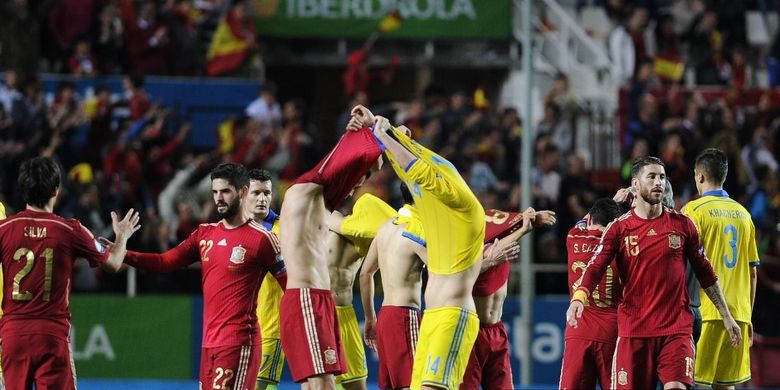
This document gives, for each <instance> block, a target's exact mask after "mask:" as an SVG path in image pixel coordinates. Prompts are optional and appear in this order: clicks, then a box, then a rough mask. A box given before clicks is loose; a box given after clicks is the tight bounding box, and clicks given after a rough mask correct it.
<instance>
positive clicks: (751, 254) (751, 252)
mask: <svg viewBox="0 0 780 390" xmlns="http://www.w3.org/2000/svg"><path fill="white" fill-rule="evenodd" d="M748 223H749V224H750V239H749V240H748V242H747V246H748V247H747V253H748V256H747V259H748V264H749V265H750V266H752V267H758V266H759V265H761V260H760V259H759V258H758V247H757V246H756V226H755V225H753V221H752V220H751V219H748Z"/></svg>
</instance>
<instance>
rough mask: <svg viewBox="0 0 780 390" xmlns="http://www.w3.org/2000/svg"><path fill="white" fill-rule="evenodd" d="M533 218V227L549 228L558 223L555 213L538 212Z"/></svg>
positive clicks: (549, 211) (548, 211)
mask: <svg viewBox="0 0 780 390" xmlns="http://www.w3.org/2000/svg"><path fill="white" fill-rule="evenodd" d="M534 217H535V219H534V226H551V225H555V222H558V219H557V218H556V214H555V211H552V210H539V211H537V212H536V213H535V214H534Z"/></svg>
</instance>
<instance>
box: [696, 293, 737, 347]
mask: <svg viewBox="0 0 780 390" xmlns="http://www.w3.org/2000/svg"><path fill="white" fill-rule="evenodd" d="M704 292H705V293H706V294H707V297H708V298H710V301H712V304H713V305H715V307H716V308H717V309H718V312H719V313H720V315H721V317H723V326H724V327H726V330H727V331H728V332H729V335H730V336H731V345H733V346H735V347H736V346H737V345H739V343H740V342H741V341H742V331H741V330H740V328H739V325H737V322H736V321H734V317H732V316H731V312H730V311H729V306H728V305H727V304H726V297H724V296H723V291H722V290H721V289H720V285H719V284H718V282H715V284H713V285H712V286H709V287H707V288H705V289H704Z"/></svg>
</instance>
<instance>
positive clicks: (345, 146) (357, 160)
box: [295, 127, 382, 210]
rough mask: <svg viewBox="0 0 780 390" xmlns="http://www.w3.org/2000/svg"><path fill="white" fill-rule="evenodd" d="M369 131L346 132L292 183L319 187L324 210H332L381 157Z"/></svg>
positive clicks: (375, 141)
mask: <svg viewBox="0 0 780 390" xmlns="http://www.w3.org/2000/svg"><path fill="white" fill-rule="evenodd" d="M378 142H379V141H377V140H376V138H375V137H374V133H373V132H372V131H371V129H370V128H368V127H364V128H362V129H360V130H358V131H346V132H345V133H344V135H343V136H341V139H340V140H339V142H338V143H337V144H336V146H335V147H334V148H333V150H331V151H330V153H328V155H327V156H325V158H324V159H322V161H320V162H319V163H318V164H317V165H316V166H315V167H314V168H312V169H311V170H309V171H308V172H306V173H304V174H303V175H301V176H300V177H299V178H298V179H297V180H295V183H296V184H298V183H315V184H319V185H321V186H322V187H323V188H322V192H323V198H324V201H325V207H327V208H328V210H335V209H337V208H338V207H339V205H341V203H342V202H344V199H346V198H347V197H348V196H349V194H350V192H352V190H353V189H354V188H355V185H356V184H357V183H358V182H359V181H360V180H361V179H362V178H363V176H366V174H367V173H368V172H369V171H370V170H371V167H373V166H374V164H376V162H377V160H378V159H379V157H380V156H381V155H382V147H381V146H380V145H379V143H378Z"/></svg>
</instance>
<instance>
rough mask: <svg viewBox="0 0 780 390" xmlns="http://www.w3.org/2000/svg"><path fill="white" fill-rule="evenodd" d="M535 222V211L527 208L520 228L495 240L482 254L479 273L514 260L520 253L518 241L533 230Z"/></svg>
mask: <svg viewBox="0 0 780 390" xmlns="http://www.w3.org/2000/svg"><path fill="white" fill-rule="evenodd" d="M535 220H536V211H534V209H533V208H531V207H529V208H527V209H526V210H525V211H524V212H523V222H522V225H521V226H520V228H519V229H517V230H516V231H515V232H513V233H512V234H510V235H508V236H506V237H504V238H501V239H496V240H495V241H494V242H493V244H491V245H490V247H489V248H488V249H487V250H486V251H485V252H484V253H483V255H482V265H481V266H480V269H479V273H483V272H485V271H487V270H488V269H490V268H492V267H495V266H497V265H499V264H501V263H503V262H506V261H513V260H516V259H517V257H518V254H519V253H520V243H519V242H518V241H519V240H520V238H522V237H523V236H524V235H526V234H528V232H530V231H531V230H532V229H533V227H534V222H535Z"/></svg>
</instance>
